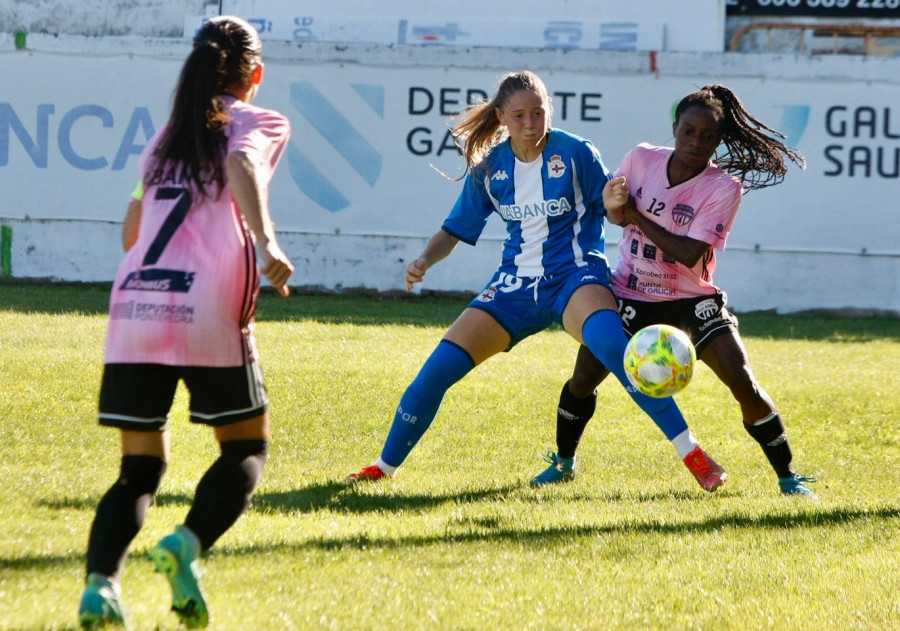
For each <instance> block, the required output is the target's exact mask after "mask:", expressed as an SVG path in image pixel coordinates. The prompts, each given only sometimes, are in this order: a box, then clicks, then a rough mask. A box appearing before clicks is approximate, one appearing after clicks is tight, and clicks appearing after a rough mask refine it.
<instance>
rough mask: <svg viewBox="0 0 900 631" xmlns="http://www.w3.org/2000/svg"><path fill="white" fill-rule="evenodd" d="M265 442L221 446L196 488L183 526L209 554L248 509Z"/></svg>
mask: <svg viewBox="0 0 900 631" xmlns="http://www.w3.org/2000/svg"><path fill="white" fill-rule="evenodd" d="M267 446H268V441H265V440H232V441H228V442H225V443H222V455H221V456H219V458H218V459H217V460H216V461H215V462H214V463H213V464H212V466H211V467H210V468H209V470H208V471H207V472H206V473H205V474H204V475H203V478H202V479H201V480H200V483H199V484H198V485H197V492H196V493H195V494H194V503H193V504H192V505H191V510H190V511H189V512H188V515H187V518H186V519H185V520H184V525H185V526H187V527H188V528H190V529H191V530H192V531H193V532H194V534H196V535H197V538H198V539H199V540H200V548H201V549H202V550H208V549H209V548H211V547H212V545H213V544H214V543H215V542H216V540H217V539H218V538H219V537H221V536H222V535H223V534H225V531H226V530H228V529H229V528H231V526H232V524H234V522H236V521H237V519H238V517H240V516H241V515H242V514H243V513H244V511H245V510H247V507H248V506H249V505H250V498H251V497H253V490H254V489H255V488H256V485H257V484H258V483H259V479H260V477H261V476H262V472H263V467H265V464H266V448H267Z"/></svg>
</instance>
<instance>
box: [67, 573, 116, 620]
mask: <svg viewBox="0 0 900 631" xmlns="http://www.w3.org/2000/svg"><path fill="white" fill-rule="evenodd" d="M78 623H79V624H80V625H81V628H82V629H103V628H106V627H112V626H117V627H124V626H125V614H124V611H123V608H122V595H121V593H120V591H119V586H118V584H117V583H115V582H113V581H112V580H110V579H109V577H107V576H104V575H103V574H99V573H97V572H91V573H90V574H88V577H87V583H86V585H85V587H84V592H83V593H82V594H81V604H80V605H79V606H78Z"/></svg>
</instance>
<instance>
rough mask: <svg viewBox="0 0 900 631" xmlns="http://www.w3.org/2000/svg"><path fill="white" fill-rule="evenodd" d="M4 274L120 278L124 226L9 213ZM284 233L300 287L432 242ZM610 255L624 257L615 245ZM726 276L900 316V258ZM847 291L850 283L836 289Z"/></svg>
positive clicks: (491, 255) (724, 269)
mask: <svg viewBox="0 0 900 631" xmlns="http://www.w3.org/2000/svg"><path fill="white" fill-rule="evenodd" d="M0 223H2V225H3V227H4V230H3V240H4V242H3V244H2V246H3V247H2V248H0V249H2V251H4V252H5V253H6V254H5V256H4V260H3V267H2V274H3V277H4V278H5V279H8V280H15V279H21V280H34V279H46V280H48V281H76V282H111V281H112V280H113V278H114V277H115V274H116V268H117V266H118V264H119V260H120V259H121V256H122V247H121V239H120V233H121V224H119V223H116V222H98V221H71V220H18V219H3V220H2V222H0ZM278 239H279V242H280V244H281V246H282V247H283V248H284V250H285V252H286V253H287V254H288V256H290V257H291V259H292V260H293V262H294V265H295V267H296V271H295V272H294V276H293V277H292V279H291V283H290V284H291V286H292V287H296V288H298V289H300V290H302V291H323V292H345V291H366V292H377V293H389V292H402V291H405V286H404V280H403V274H404V270H405V268H406V265H407V264H408V263H409V261H410V260H412V259H413V258H415V257H416V256H418V254H419V252H421V250H422V248H423V246H424V245H425V242H426V239H423V238H421V237H397V236H380V235H377V236H351V235H322V234H309V233H297V232H287V233H279V234H278ZM500 250H501V243H500V241H499V240H494V239H485V240H484V241H482V242H480V243H479V244H478V245H477V246H476V247H470V246H467V245H465V244H460V246H459V247H458V248H457V251H456V252H454V253H453V254H452V255H451V256H450V257H449V258H448V259H446V260H445V261H443V262H442V263H441V264H439V265H437V266H436V267H434V268H433V269H432V270H430V271H429V273H428V276H427V277H426V280H425V282H424V283H423V286H422V289H425V290H428V291H435V292H451V293H457V294H458V293H463V294H464V293H467V292H468V293H472V294H474V293H475V292H477V291H479V290H480V289H481V288H482V287H483V286H484V284H485V283H486V282H487V281H488V279H489V278H490V276H491V273H492V272H493V270H494V269H495V268H496V266H497V263H498V262H499V258H500ZM607 256H608V257H609V258H610V261H612V262H613V263H614V262H615V259H616V246H615V244H612V243H611V244H608V247H607ZM716 281H717V283H718V285H719V286H720V287H722V288H723V289H725V291H726V292H727V293H728V303H729V305H730V306H731V308H732V309H733V310H735V311H738V312H747V311H773V312H777V313H795V312H799V311H809V310H811V309H815V310H827V311H838V312H841V313H847V314H870V313H881V314H890V315H897V316H900V257H896V256H880V255H879V256H869V255H863V254H835V253H821V254H819V253H815V252H773V251H764V250H742V249H740V248H737V247H732V248H729V249H728V250H727V251H726V252H724V253H722V254H720V258H719V267H718V269H717V270H716ZM836 288H840V289H836Z"/></svg>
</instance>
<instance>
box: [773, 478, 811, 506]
mask: <svg viewBox="0 0 900 631" xmlns="http://www.w3.org/2000/svg"><path fill="white" fill-rule="evenodd" d="M807 482H818V480H817V479H816V478H811V477H809V476H806V475H801V474H799V473H794V474H792V475H791V476H790V477H789V478H778V486H779V487H781V494H782V495H805V496H806V497H808V498H810V499H813V500H817V499H819V498H818V496H817V495H816V494H815V493H813V492H812V491H810V490H809V487H808V486H806V483H807Z"/></svg>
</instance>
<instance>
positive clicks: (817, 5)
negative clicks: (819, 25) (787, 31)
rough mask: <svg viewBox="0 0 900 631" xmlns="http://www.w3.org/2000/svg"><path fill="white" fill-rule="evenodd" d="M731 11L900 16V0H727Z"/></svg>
mask: <svg viewBox="0 0 900 631" xmlns="http://www.w3.org/2000/svg"><path fill="white" fill-rule="evenodd" d="M727 12H728V15H735V16H739V15H748V16H749V15H771V16H787V17H830V18H871V19H880V18H885V19H893V20H900V0H727Z"/></svg>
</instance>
